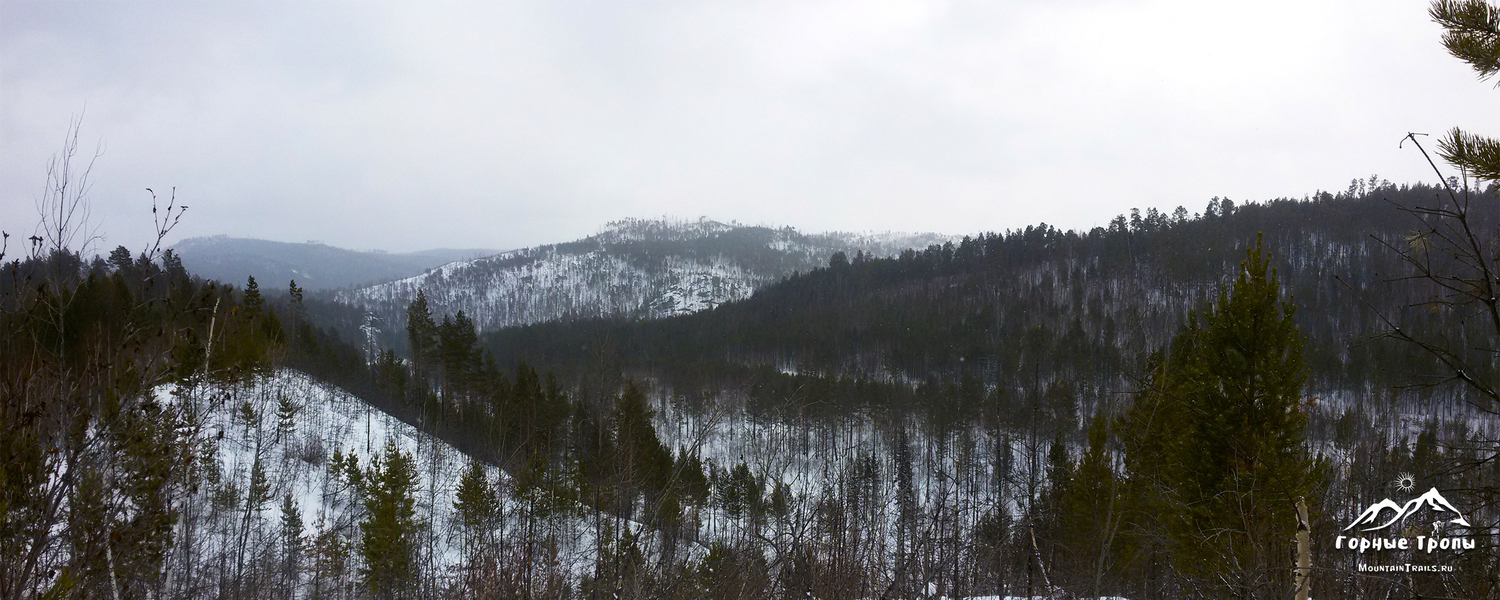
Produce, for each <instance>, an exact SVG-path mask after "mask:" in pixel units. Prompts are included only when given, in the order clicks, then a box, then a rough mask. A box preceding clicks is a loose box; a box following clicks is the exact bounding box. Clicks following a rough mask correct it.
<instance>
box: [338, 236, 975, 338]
mask: <svg viewBox="0 0 1500 600" xmlns="http://www.w3.org/2000/svg"><path fill="white" fill-rule="evenodd" d="M946 239H948V238H946V237H942V236H938V235H935V234H900V233H887V234H871V235H865V234H849V233H822V234H804V233H800V232H798V231H796V230H794V229H792V228H790V227H786V228H779V229H778V228H771V227H763V226H748V225H740V224H734V223H720V222H717V221H712V220H709V219H699V220H697V221H676V220H669V219H627V220H622V221H616V222H613V223H609V224H608V225H607V226H606V227H605V228H604V229H603V230H602V231H600V232H599V233H597V234H595V235H592V236H589V237H586V238H583V239H581V240H575V241H572V242H567V243H561V244H551V245H545V246H537V247H533V248H523V249H520V250H515V251H511V252H505V253H502V254H497V255H494V256H487V257H483V258H479V259H475V260H469V261H463V262H455V263H452V264H448V265H444V266H443V267H442V268H439V269H433V270H430V271H428V272H426V273H423V274H420V275H415V276H412V277H408V278H406V279H402V280H399V281H393V282H390V283H385V284H381V285H374V286H370V287H366V288H362V289H355V290H346V291H341V292H339V293H338V294H337V296H336V297H337V299H338V300H339V301H340V302H343V303H346V304H350V305H353V306H358V307H361V308H364V309H366V310H369V311H371V312H372V313H374V314H375V315H376V317H377V318H378V320H379V323H380V325H379V330H380V331H381V332H382V334H383V337H382V339H381V340H380V341H381V343H382V344H383V345H387V346H394V347H398V348H404V347H405V336H404V335H403V334H402V332H403V331H404V330H405V328H406V308H407V306H408V305H409V304H411V302H412V300H413V299H415V298H416V295H417V292H418V291H419V290H420V291H421V292H423V294H424V295H425V297H426V298H427V301H428V302H429V303H430V304H431V305H432V307H433V309H434V310H435V311H436V312H438V313H443V314H455V313H457V312H459V311H463V312H464V313H465V315H466V316H467V317H469V318H470V319H471V320H473V321H474V323H475V324H476V325H477V326H478V327H479V329H480V330H491V329H499V328H501V327H505V326H510V325H524V324H530V323H538V322H544V321H550V320H565V319H575V318H590V317H619V318H629V319H641V318H660V317H667V316H673V315H679V314H686V313H691V312H695V311H699V310H703V309H705V308H711V307H713V306H716V305H718V304H721V303H724V302H729V301H732V300H739V299H743V298H746V297H748V296H749V295H750V294H751V293H752V292H753V291H754V290H755V289H756V288H758V287H760V286H762V285H764V284H767V283H772V282H775V281H776V280H778V279H780V278H781V277H783V276H785V275H787V274H790V273H793V272H797V271H809V270H812V269H814V268H817V267H818V266H821V265H825V264H827V263H828V259H829V257H830V256H832V255H833V254H834V253H835V252H840V251H844V252H847V253H849V254H856V253H865V254H872V255H875V256H890V255H893V254H895V253H899V252H900V251H901V250H902V249H904V248H908V247H910V246H911V245H913V244H919V245H926V244H928V243H930V242H933V241H938V242H941V241H943V240H946Z"/></svg>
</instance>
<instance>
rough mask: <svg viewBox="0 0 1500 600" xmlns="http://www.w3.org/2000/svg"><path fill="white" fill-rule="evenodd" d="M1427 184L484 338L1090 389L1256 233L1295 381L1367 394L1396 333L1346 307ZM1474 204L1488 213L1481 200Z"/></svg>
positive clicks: (1045, 237)
mask: <svg viewBox="0 0 1500 600" xmlns="http://www.w3.org/2000/svg"><path fill="white" fill-rule="evenodd" d="M1440 189H1441V188H1434V187H1427V186H1421V185H1418V186H1413V187H1408V186H1401V187H1396V186H1392V185H1390V184H1389V183H1384V184H1381V185H1366V184H1359V185H1356V186H1351V190H1350V191H1349V192H1345V193H1341V194H1338V195H1332V194H1326V193H1325V194H1320V195H1318V196H1317V197H1315V198H1309V199H1305V200H1276V201H1271V202H1267V203H1254V204H1245V205H1242V206H1235V205H1234V203H1232V202H1231V201H1228V200H1225V201H1219V200H1217V199H1216V200H1214V201H1213V202H1210V203H1209V205H1208V206H1207V208H1206V209H1205V211H1204V213H1203V214H1201V215H1194V216H1191V217H1190V216H1188V214H1187V211H1186V210H1185V209H1178V210H1177V211H1175V214H1173V215H1167V214H1161V213H1158V212H1156V211H1155V210H1151V211H1148V212H1147V213H1146V214H1144V215H1142V214H1139V213H1135V212H1133V213H1132V215H1131V216H1129V217H1124V216H1122V217H1118V218H1116V219H1115V220H1114V221H1113V222H1111V223H1110V225H1109V226H1108V227H1100V228H1095V229H1093V230H1092V231H1087V232H1079V231H1066V232H1065V231H1060V230H1058V229H1056V228H1053V227H1050V226H1047V225H1039V226H1034V227H1027V228H1026V229H1024V230H1019V231H1009V232H1006V233H1003V234H993V233H986V234H982V235H976V236H971V237H967V238H965V239H964V240H963V241H962V242H960V243H957V244H946V245H943V246H930V247H928V248H926V249H925V250H921V251H907V252H905V253H903V254H901V255H900V256H897V257H893V258H889V259H873V260H872V259H860V258H854V259H850V258H849V257H847V256H842V255H841V256H835V257H834V258H833V259H832V260H831V264H830V266H829V267H827V268H822V269H818V270H816V271H813V272H810V273H806V274H801V275H794V276H791V277H788V278H785V279H784V280H782V281H781V282H779V283H777V284H774V285H770V286H767V287H764V288H762V289H760V290H759V291H757V292H756V293H755V294H754V295H753V296H752V297H750V298H748V299H746V300H744V301H740V302H732V303H728V304H725V305H722V306H718V307H716V308H714V309H713V310H711V311H704V312H701V313H697V314H692V315H686V316H681V317H677V318H672V319H666V320H657V321H642V322H632V321H625V320H588V321H577V322H571V323H546V324H537V325H531V326H527V327H516V328H509V329H505V330H501V331H497V332H493V333H490V334H488V335H487V336H485V338H484V340H485V344H486V346H487V347H488V348H489V349H490V350H491V352H493V353H494V354H495V355H496V357H497V358H498V359H499V360H500V361H501V364H508V363H509V362H510V361H514V360H524V361H526V362H528V363H530V364H533V365H538V366H542V367H544V368H548V369H552V370H555V371H558V372H563V373H573V374H575V376H582V375H583V374H585V373H586V372H593V371H600V372H603V371H607V370H609V369H613V368H623V369H625V370H626V371H631V372H635V373H639V374H646V375H650V376H653V377H657V378H660V379H661V380H663V381H664V382H666V383H668V384H671V385H673V386H674V387H675V388H676V389H677V390H678V392H680V393H682V392H693V391H705V390H718V389H723V388H724V387H726V386H736V385H741V384H744V387H745V389H747V390H748V391H750V393H751V396H752V397H753V398H754V397H756V396H759V397H758V398H755V399H758V400H759V401H763V402H772V403H774V402H777V401H778V398H780V397H784V396H787V395H790V394H794V393H796V394H801V395H803V396H806V395H807V394H815V395H816V394H825V395H826V396H827V398H825V399H827V400H829V401H831V402H833V403H834V404H839V403H840V402H841V401H844V400H849V401H859V402H868V401H872V400H871V399H872V398H879V397H881V394H880V393H876V392H874V391H872V390H873V389H875V388H870V387H869V386H871V385H874V386H876V388H880V389H885V390H886V392H885V393H887V394H895V395H896V396H900V397H903V398H904V397H909V396H910V394H907V393H906V392H904V391H902V390H910V389H912V388H913V386H912V385H899V386H890V385H883V384H889V383H892V382H902V383H906V384H916V383H924V382H925V383H929V384H940V383H949V384H957V383H959V382H968V383H970V384H983V385H970V386H967V387H970V388H972V389H975V390H980V389H994V388H995V387H998V388H1001V389H1002V390H1003V389H1012V390H1022V389H1032V390H1035V389H1039V388H1041V387H1043V386H1045V384H1046V383H1048V382H1050V381H1054V380H1067V381H1070V382H1072V383H1074V384H1075V385H1077V386H1079V387H1080V388H1081V389H1080V391H1082V392H1084V393H1085V394H1086V395H1089V396H1094V397H1096V398H1098V397H1101V396H1100V395H1103V394H1108V393H1110V392H1111V391H1119V388H1120V387H1121V385H1122V384H1123V383H1126V382H1127V380H1128V379H1129V378H1130V377H1132V376H1136V375H1139V374H1140V373H1141V369H1142V366H1143V364H1144V360H1145V358H1146V357H1147V356H1148V355H1149V353H1151V352H1153V351H1156V350H1159V349H1161V348H1162V347H1163V345H1164V344H1165V343H1166V342H1167V341H1168V340H1169V339H1170V338H1171V335H1172V334H1173V333H1175V332H1176V331H1177V330H1178V328H1179V327H1180V326H1181V325H1182V324H1183V323H1184V322H1185V320H1186V319H1187V318H1188V314H1189V313H1191V312H1196V311H1198V310H1201V309H1202V308H1205V307H1206V306H1207V305H1208V304H1209V302H1210V301H1211V300H1213V299H1214V298H1216V297H1217V294H1218V291H1219V286H1220V284H1221V283H1225V282H1227V281H1229V280H1231V279H1232V278H1233V277H1234V275H1235V273H1236V270H1237V265H1238V264H1239V262H1240V261H1242V260H1244V258H1245V252H1246V249H1247V246H1251V245H1253V244H1254V243H1255V240H1256V236H1257V234H1261V233H1263V234H1264V245H1265V248H1266V249H1267V251H1268V252H1269V253H1270V254H1271V255H1272V263H1271V264H1272V266H1273V267H1274V268H1275V269H1276V270H1277V272H1278V273H1279V274H1280V278H1281V280H1282V290H1283V293H1284V294H1290V295H1291V296H1292V297H1293V299H1294V302H1295V304H1296V305H1297V306H1298V307H1299V310H1298V313H1297V324H1298V325H1299V326H1300V328H1301V330H1302V332H1303V334H1304V335H1305V336H1306V339H1307V351H1308V364H1309V366H1310V368H1311V371H1312V379H1311V380H1310V387H1311V389H1312V390H1313V391H1317V390H1323V391H1339V390H1343V391H1354V390H1367V389H1373V388H1370V387H1368V386H1371V385H1374V386H1387V385H1388V384H1393V383H1410V381H1411V378H1410V375H1411V370H1412V369H1413V368H1415V367H1414V366H1413V365H1414V364H1416V363H1413V362H1411V361H1409V360H1407V359H1408V358H1409V356H1408V354H1409V353H1408V352H1407V350H1406V349H1405V348H1402V347H1399V346H1396V345H1393V344H1384V343H1369V342H1370V341H1371V340H1370V338H1371V337H1372V336H1373V335H1375V334H1377V333H1378V332H1379V331H1381V328H1380V326H1379V322H1378V320H1377V318H1376V314H1375V313H1374V312H1373V311H1372V310H1371V309H1370V308H1369V307H1368V306H1367V305H1366V304H1365V302H1366V301H1368V302H1370V303H1372V305H1373V306H1374V307H1376V308H1378V309H1379V310H1381V311H1383V312H1386V313H1388V314H1393V315H1394V314H1399V313H1401V312H1402V310H1401V307H1403V306H1405V305H1407V304H1409V302H1410V300H1411V299H1412V298H1414V296H1412V292H1411V290H1410V289H1409V288H1408V287H1403V286H1401V285H1391V284H1387V283H1385V282H1386V280H1387V279H1389V277H1390V276H1391V275H1393V274H1396V273H1400V272H1403V271H1402V270H1401V269H1402V267H1401V264H1400V261H1399V257H1398V256H1397V254H1396V252H1394V251H1392V250H1391V249H1389V248H1386V247H1384V246H1383V245H1382V242H1381V240H1385V241H1394V242H1393V243H1397V244H1406V243H1408V242H1407V239H1406V238H1407V236H1408V235H1409V234H1410V232H1411V231H1413V230H1415V229H1417V228H1418V227H1419V226H1420V222H1419V221H1418V220H1417V219H1416V217H1414V216H1413V215H1412V214H1411V213H1408V212H1404V211H1402V210H1401V209H1400V208H1399V206H1408V207H1409V206H1419V205H1432V204H1433V203H1435V202H1436V198H1437V194H1438V193H1439V191H1440ZM1476 208H1479V207H1477V203H1476ZM1478 217H1479V222H1480V223H1482V224H1483V226H1486V227H1489V226H1491V224H1492V223H1493V221H1494V219H1493V214H1492V211H1490V212H1488V213H1486V214H1482V215H1478ZM1338 278H1342V280H1343V281H1344V282H1347V285H1346V284H1345V283H1341V282H1340V280H1339V279H1338ZM1356 292H1358V293H1356ZM1360 296H1364V300H1361V299H1360ZM1405 318H1408V319H1422V318H1427V317H1424V316H1423V315H1422V314H1419V313H1412V314H1409V315H1406V317H1405ZM616 361H617V362H618V364H614V363H615V362H616ZM600 367H604V369H603V371H601V370H600ZM948 387H950V388H952V387H953V386H948ZM942 388H943V386H935V387H933V386H928V387H927V389H930V390H939V389H942ZM921 389H923V388H921V387H919V388H918V392H917V394H918V395H919V396H920V395H921V394H922V393H924V392H922V391H921ZM817 390H821V391H817ZM933 393H938V392H933ZM943 393H948V392H943ZM952 393H953V394H959V393H958V392H952ZM959 395H962V394H959ZM873 401H876V402H878V401H879V400H873Z"/></svg>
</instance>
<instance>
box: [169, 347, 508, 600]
mask: <svg viewBox="0 0 1500 600" xmlns="http://www.w3.org/2000/svg"><path fill="white" fill-rule="evenodd" d="M158 395H159V396H160V397H161V398H163V399H164V400H165V401H169V402H191V403H193V404H194V405H196V406H197V407H198V408H197V410H196V412H197V414H198V415H199V420H198V422H199V423H200V424H201V425H202V427H203V429H202V431H203V432H204V435H205V437H206V438H207V440H208V442H207V446H206V447H205V449H204V452H205V454H206V456H205V465H206V466H205V476H204V485H201V486H200V487H198V489H197V494H196V495H197V496H199V498H198V499H197V500H198V501H195V502H190V503H188V504H187V508H186V512H187V513H189V514H185V515H184V518H183V519H182V522H183V523H184V525H180V526H179V527H196V528H200V529H202V531H199V532H196V533H193V534H188V535H179V539H182V540H188V543H189V544H192V545H194V546H196V547H194V548H190V549H188V550H189V552H187V553H186V554H183V553H179V555H183V556H195V557H197V559H198V560H202V561H204V564H205V565H221V564H223V562H224V561H219V560H217V557H219V556H224V555H233V556H244V557H245V560H246V562H250V563H251V564H255V563H256V562H258V560H257V556H260V555H262V554H264V555H267V556H275V555H277V553H278V552H280V551H281V548H280V546H279V544H280V543H281V541H282V539H283V538H282V537H281V536H282V532H283V530H282V522H283V521H282V516H283V507H284V506H285V504H284V503H285V502H286V499H287V498H290V499H291V505H292V506H293V507H295V508H296V512H298V513H300V518H301V520H302V530H303V537H304V540H305V542H304V543H305V544H306V545H307V546H309V548H310V547H311V546H312V545H314V544H316V543H319V542H317V540H319V536H320V535H321V536H324V538H323V539H325V540H326V539H331V538H330V537H328V536H334V537H336V538H337V539H339V540H341V541H342V544H345V545H351V544H354V543H356V540H357V538H358V532H359V529H358V524H357V522H358V520H359V519H360V518H361V514H362V513H361V510H362V509H361V507H360V506H359V504H358V503H359V498H360V496H359V494H357V493H356V491H355V490H354V489H353V488H352V486H351V484H350V480H349V478H348V476H347V471H346V470H344V469H340V468H337V467H332V466H330V463H331V462H332V461H330V458H332V457H334V456H342V457H349V459H348V460H352V461H353V462H354V463H356V464H357V465H358V468H359V469H360V470H365V469H368V468H369V467H370V466H371V463H372V461H371V459H372V458H373V457H375V456H378V455H385V454H387V453H388V450H389V449H390V448H395V449H397V450H399V451H400V452H402V453H405V454H408V455H410V456H412V457H413V458H414V459H415V466H416V470H417V472H418V483H417V494H416V500H417V511H418V513H419V514H421V515H424V517H425V516H427V515H431V521H430V525H431V529H430V530H428V532H430V533H431V534H432V535H431V538H430V539H429V538H427V537H426V535H425V534H424V538H423V540H422V542H424V543H426V542H429V541H430V542H431V552H432V555H433V556H434V559H435V562H437V563H438V564H452V563H454V562H456V561H457V560H458V548H456V547H455V544H456V542H455V541H454V540H455V539H456V536H455V535H452V534H451V528H452V527H453V518H452V515H453V500H454V493H455V486H456V485H457V482H458V480H459V477H460V475H461V474H462V472H463V469H465V468H466V467H467V466H468V461H467V459H466V458H464V456H463V455H462V454H461V453H459V452H458V451H457V450H454V449H453V448H452V447H450V446H449V445H448V444H446V443H444V442H442V441H441V440H437V439H435V438H433V437H432V436H429V435H426V434H423V433H421V432H420V431H417V430H416V428H414V427H412V426H410V425H408V424H406V423H403V422H401V421H399V420H397V419H395V418H393V417H391V416H390V415H387V414H385V413H383V412H381V411H379V410H376V409H375V408H373V407H371V406H370V405H368V404H366V403H364V401H362V400H360V399H358V398H355V397H354V396H352V395H349V394H348V393H346V392H344V391H342V390H340V389H338V388H335V387H332V386H328V385H324V384H320V383H318V382H316V381H313V380H312V379H311V378H309V377H307V376H306V375H303V374H301V373H298V372H295V371H290V370H281V371H278V372H277V373H276V374H275V375H274V376H272V377H268V378H264V379H261V380H259V381H258V382H256V383H255V384H253V385H246V386H236V387H232V388H227V389H226V388H213V389H207V388H201V387H200V388H197V389H192V390H176V389H175V388H172V387H170V386H169V387H166V388H163V389H162V390H160V391H159V394H158ZM288 409H290V410H288ZM388 444H389V446H388ZM257 462H259V463H260V467H259V470H260V471H261V472H262V473H263V474H264V476H263V479H260V481H263V482H264V485H265V486H268V489H267V491H268V493H267V494H266V495H265V496H263V498H265V499H264V500H263V501H261V502H258V503H252V502H250V501H249V498H250V497H251V494H250V493H249V490H250V489H251V488H252V487H254V486H253V485H252V484H253V482H254V481H256V480H257V476H256V475H255V474H254V473H255V471H256V470H257V469H256V463H257ZM345 464H347V461H345ZM489 472H490V476H491V478H492V480H493V479H494V478H496V477H498V476H499V474H498V470H496V469H493V468H490V469H489ZM231 562H233V561H231ZM209 570H210V571H211V570H212V569H209ZM189 571H190V572H191V571H195V570H189ZM196 576H199V577H202V578H203V579H204V581H205V582H209V581H215V580H217V581H223V580H224V579H225V578H226V577H227V576H229V575H228V574H223V573H212V572H201V573H196Z"/></svg>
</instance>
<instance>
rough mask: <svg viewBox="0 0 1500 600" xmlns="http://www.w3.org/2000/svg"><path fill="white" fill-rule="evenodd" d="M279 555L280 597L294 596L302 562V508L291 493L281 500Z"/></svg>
mask: <svg viewBox="0 0 1500 600" xmlns="http://www.w3.org/2000/svg"><path fill="white" fill-rule="evenodd" d="M281 556H282V559H281V560H282V562H281V586H282V587H281V589H282V597H283V598H288V599H290V598H295V597H296V594H297V582H298V578H299V575H298V569H299V568H300V566H301V564H302V509H301V508H300V507H298V506H297V503H296V502H294V501H293V500H292V495H291V494H287V495H286V496H285V497H283V498H282V500H281Z"/></svg>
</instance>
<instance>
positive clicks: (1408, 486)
mask: <svg viewBox="0 0 1500 600" xmlns="http://www.w3.org/2000/svg"><path fill="white" fill-rule="evenodd" d="M1396 489H1398V490H1401V491H1403V492H1410V491H1412V490H1414V489H1417V478H1416V477H1412V475H1411V473H1402V474H1400V475H1397V476H1396Z"/></svg>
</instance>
